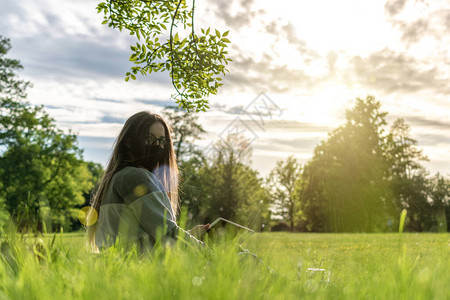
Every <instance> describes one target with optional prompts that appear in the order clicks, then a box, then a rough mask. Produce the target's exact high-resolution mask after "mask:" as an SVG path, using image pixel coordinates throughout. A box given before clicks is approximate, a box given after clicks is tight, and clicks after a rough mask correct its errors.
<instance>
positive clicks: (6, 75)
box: [0, 36, 91, 229]
mask: <svg viewBox="0 0 450 300" xmlns="http://www.w3.org/2000/svg"><path fill="white" fill-rule="evenodd" d="M10 48H11V46H10V42H9V40H8V39H6V38H4V37H1V36H0V149H1V152H0V182H1V185H2V190H3V194H2V197H3V201H4V206H5V208H6V209H7V211H8V212H9V213H10V214H11V216H12V217H13V219H14V220H16V221H18V223H19V227H20V228H28V229H29V227H30V226H31V225H33V226H38V227H34V229H42V227H41V226H42V225H44V224H46V222H42V217H43V216H42V215H43V212H42V210H44V211H45V210H47V212H45V213H44V214H46V215H47V216H48V215H49V214H48V209H50V210H51V214H50V215H51V221H50V223H52V224H53V226H54V227H59V226H62V225H66V221H67V220H68V219H69V218H71V217H74V214H75V212H74V211H73V210H71V209H72V208H73V207H74V206H75V205H76V204H79V203H82V202H83V197H82V195H83V193H84V192H86V191H87V190H88V189H89V188H91V186H90V183H89V178H90V176H91V174H90V173H89V172H88V171H87V169H86V166H85V165H84V164H83V161H82V150H81V149H79V148H78V146H77V145H76V143H77V140H76V136H75V135H73V134H71V133H70V132H69V134H65V133H63V132H62V131H61V130H59V129H58V128H56V126H55V122H54V120H53V119H52V118H50V116H49V115H48V114H47V113H46V112H45V110H44V108H43V106H33V105H31V104H30V103H28V102H26V101H25V98H26V88H27V87H28V86H29V85H30V84H29V83H28V82H26V81H23V80H20V79H19V78H18V76H17V74H16V73H15V72H16V71H17V70H20V69H22V66H21V65H20V62H19V61H18V60H15V59H9V58H7V57H5V55H6V54H7V52H8V51H9V49H10ZM47 229H50V228H47Z"/></svg>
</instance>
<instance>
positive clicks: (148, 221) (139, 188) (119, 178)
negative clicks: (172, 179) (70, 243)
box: [95, 166, 177, 249]
mask: <svg viewBox="0 0 450 300" xmlns="http://www.w3.org/2000/svg"><path fill="white" fill-rule="evenodd" d="M163 226H166V228H167V232H169V233H170V232H171V231H172V230H173V229H174V227H176V226H177V225H176V223H175V216H174V214H173V212H172V208H171V205H170V200H169V198H168V196H167V194H166V192H165V191H164V188H163V186H162V184H161V182H160V181H159V180H158V178H157V177H156V176H155V175H154V174H153V173H151V172H150V171H148V170H146V169H143V168H136V167H132V166H127V167H125V168H123V169H121V170H119V171H118V172H116V173H115V174H114V176H113V177H112V178H111V182H110V184H109V186H108V188H107V190H106V193H105V196H104V198H103V199H102V204H101V206H100V213H99V219H98V223H97V228H96V233H95V243H96V245H97V246H98V247H99V248H100V249H101V248H105V247H109V246H112V245H113V244H114V243H115V242H116V239H117V237H119V236H120V238H119V240H120V241H121V242H124V243H125V244H130V243H135V242H137V243H138V246H139V247H140V248H149V247H150V248H151V247H152V246H153V244H154V242H155V239H156V235H157V229H158V227H163ZM169 236H170V235H169Z"/></svg>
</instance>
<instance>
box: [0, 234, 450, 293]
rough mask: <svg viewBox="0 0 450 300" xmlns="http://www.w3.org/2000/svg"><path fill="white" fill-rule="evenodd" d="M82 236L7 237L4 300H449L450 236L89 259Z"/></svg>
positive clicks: (358, 238) (263, 240) (297, 240)
mask: <svg viewBox="0 0 450 300" xmlns="http://www.w3.org/2000/svg"><path fill="white" fill-rule="evenodd" d="M83 242H84V237H83V234H82V233H64V234H62V233H57V234H53V235H50V234H48V235H45V236H43V237H37V238H35V237H32V236H29V237H24V236H19V235H15V234H12V235H11V234H10V235H6V236H5V235H3V236H2V244H1V252H2V255H1V260H0V299H449V298H450V285H449V282H450V268H449V266H450V235H449V234H448V233H442V234H427V233H420V234H414V233H404V234H401V235H400V234H398V233H389V234H306V233H305V234H304V233H256V234H254V235H253V236H250V237H249V238H247V239H246V240H245V241H244V243H243V244H242V247H243V248H245V249H248V250H249V251H251V252H253V253H255V254H256V255H257V257H254V256H253V255H251V254H242V253H241V254H239V253H238V252H239V250H238V247H237V246H236V243H237V240H216V241H214V242H213V241H207V243H208V245H209V247H210V248H211V251H203V250H198V249H191V248H186V247H185V246H183V245H182V244H181V243H179V244H177V245H174V246H172V247H155V249H154V252H152V253H151V254H147V255H145V256H138V255H136V253H134V252H133V251H131V252H124V251H123V250H121V249H120V248H110V249H109V250H108V251H105V252H103V253H101V254H90V253H88V252H87V251H86V250H85V248H84V243H83Z"/></svg>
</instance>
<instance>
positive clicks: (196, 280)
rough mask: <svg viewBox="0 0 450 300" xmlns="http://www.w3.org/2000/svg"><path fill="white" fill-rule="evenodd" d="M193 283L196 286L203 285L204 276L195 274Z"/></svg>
mask: <svg viewBox="0 0 450 300" xmlns="http://www.w3.org/2000/svg"><path fill="white" fill-rule="evenodd" d="M192 284H193V285H195V286H201V285H202V284H203V278H202V277H199V276H195V277H194V278H192Z"/></svg>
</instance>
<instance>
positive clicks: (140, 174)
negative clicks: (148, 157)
mask: <svg viewBox="0 0 450 300" xmlns="http://www.w3.org/2000/svg"><path fill="white" fill-rule="evenodd" d="M152 175H153V174H152V173H151V172H150V171H148V170H147V169H143V168H138V167H133V166H126V167H124V168H122V169H120V170H119V171H117V172H116V174H114V177H116V178H117V179H119V178H120V179H124V178H134V179H136V178H151V177H153V176H154V175H153V176H152Z"/></svg>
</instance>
